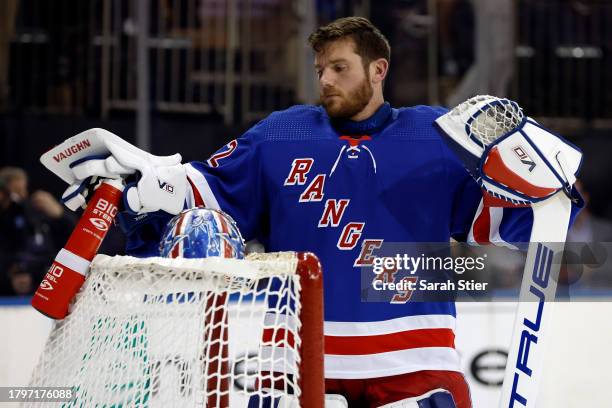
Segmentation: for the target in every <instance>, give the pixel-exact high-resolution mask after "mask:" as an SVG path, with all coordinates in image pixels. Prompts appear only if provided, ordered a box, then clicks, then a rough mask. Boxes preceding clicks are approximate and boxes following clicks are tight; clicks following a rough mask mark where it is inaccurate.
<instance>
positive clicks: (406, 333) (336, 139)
mask: <svg viewBox="0 0 612 408" xmlns="http://www.w3.org/2000/svg"><path fill="white" fill-rule="evenodd" d="M445 112H446V111H445V110H444V109H442V108H433V107H428V106H417V107H412V108H401V109H393V108H391V107H390V106H389V105H388V104H385V105H383V106H382V107H381V108H380V109H379V110H378V111H377V112H376V113H375V114H374V115H373V116H372V117H371V118H370V119H368V120H366V121H363V122H352V121H343V122H334V121H332V120H330V119H329V117H328V116H327V114H326V112H325V111H324V109H322V108H321V107H315V106H295V107H292V108H290V109H288V110H285V111H281V112H275V113H272V114H271V115H270V116H269V117H267V118H266V119H264V120H263V121H261V122H259V123H258V124H257V125H255V126H254V127H252V128H251V129H250V130H249V131H247V132H246V133H245V134H244V135H243V136H242V137H241V138H239V139H237V140H233V141H231V142H230V143H228V144H227V145H226V146H224V147H222V148H221V149H220V150H219V151H218V152H216V153H215V154H213V155H212V156H211V157H210V159H208V161H206V162H192V163H189V164H188V165H186V167H187V175H188V179H189V183H190V186H191V189H190V192H189V193H188V197H187V205H188V206H190V207H191V206H196V205H205V206H207V207H212V208H218V209H221V210H223V211H225V212H227V213H228V214H230V215H231V216H232V217H233V218H234V220H236V222H237V224H238V226H239V228H240V230H241V232H242V234H243V236H244V237H245V239H246V240H251V239H258V240H259V241H260V242H262V243H263V244H264V245H265V247H266V250H267V251H286V250H291V251H312V252H314V253H315V254H316V255H317V256H318V257H319V259H320V260H321V263H322V266H323V272H324V273H323V274H324V295H325V323H324V333H325V375H326V378H372V377H382V376H390V375H397V374H402V373H408V372H414V371H420V370H452V371H461V369H460V361H459V356H458V354H457V352H456V350H455V347H454V337H455V335H454V331H455V307H454V304H453V303H452V302H435V303H434V302H408V303H405V304H402V305H397V304H385V303H367V302H362V301H361V297H360V291H361V287H360V284H361V280H360V273H361V269H360V266H361V264H360V260H363V255H364V254H363V251H364V250H368V249H371V248H372V247H373V246H376V245H379V244H380V243H382V242H449V240H450V238H451V237H453V238H455V239H457V240H462V241H464V240H471V241H474V242H479V243H488V242H491V243H496V244H502V245H503V244H504V243H505V242H520V241H528V240H529V234H530V230H531V223H532V214H531V210H530V209H529V208H501V207H492V206H491V205H488V204H487V203H486V202H483V200H482V193H481V190H480V188H479V187H478V185H477V184H476V183H475V182H474V181H473V180H472V178H471V177H470V176H469V174H468V173H467V171H466V170H465V169H464V167H463V165H462V164H461V163H460V162H459V161H458V160H457V159H456V158H455V156H454V155H453V153H452V152H451V151H450V150H449V149H448V148H447V146H446V145H445V143H444V141H443V140H442V138H441V136H440V135H439V133H438V130H437V129H436V128H435V126H434V120H435V119H436V118H437V117H438V116H440V115H442V114H444V113H445ZM140 239H142V236H140V237H137V236H136V235H135V236H134V239H133V242H132V246H133V249H134V250H138V248H139V247H141V246H142V242H140V241H139V240H140ZM373 244H375V245H373ZM141 252H142V251H141Z"/></svg>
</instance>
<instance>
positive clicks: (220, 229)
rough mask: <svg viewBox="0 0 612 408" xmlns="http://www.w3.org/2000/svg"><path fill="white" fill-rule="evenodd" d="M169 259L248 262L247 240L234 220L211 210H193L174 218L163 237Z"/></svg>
mask: <svg viewBox="0 0 612 408" xmlns="http://www.w3.org/2000/svg"><path fill="white" fill-rule="evenodd" d="M159 252H160V256H163V257H167V258H208V257H211V256H218V257H221V258H239V259H241V258H244V240H243V239H242V235H240V231H239V230H238V227H237V226H236V223H235V222H234V220H233V219H232V218H231V217H230V216H229V215H227V214H225V213H224V212H221V211H217V210H211V209H208V208H200V207H198V208H192V209H190V210H186V211H183V212H182V213H180V214H179V215H177V216H176V217H174V218H172V220H170V222H169V223H168V226H167V227H166V230H165V231H164V234H163V235H162V240H161V242H160V250H159Z"/></svg>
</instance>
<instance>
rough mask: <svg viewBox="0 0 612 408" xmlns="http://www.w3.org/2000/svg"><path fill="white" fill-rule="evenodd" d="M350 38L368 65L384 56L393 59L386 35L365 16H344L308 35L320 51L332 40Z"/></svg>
mask: <svg viewBox="0 0 612 408" xmlns="http://www.w3.org/2000/svg"><path fill="white" fill-rule="evenodd" d="M343 38H350V39H352V40H353V42H354V44H355V53H357V55H359V56H360V57H361V59H362V61H363V65H364V66H367V65H368V64H369V63H370V62H372V61H374V60H376V59H379V58H384V59H386V60H387V61H390V60H391V47H389V42H388V41H387V39H386V38H385V36H384V35H383V34H382V33H381V32H380V30H379V29H378V28H376V27H375V26H374V25H373V24H372V23H371V22H370V20H368V19H367V18H363V17H344V18H339V19H337V20H335V21H332V22H331V23H329V24H327V25H325V26H323V27H319V28H318V29H317V30H316V31H315V32H313V33H312V34H310V36H309V37H308V43H309V44H310V46H311V47H312V49H313V50H314V51H315V52H320V51H321V50H323V49H324V48H325V46H326V45H327V44H329V43H330V42H333V41H336V40H339V39H343Z"/></svg>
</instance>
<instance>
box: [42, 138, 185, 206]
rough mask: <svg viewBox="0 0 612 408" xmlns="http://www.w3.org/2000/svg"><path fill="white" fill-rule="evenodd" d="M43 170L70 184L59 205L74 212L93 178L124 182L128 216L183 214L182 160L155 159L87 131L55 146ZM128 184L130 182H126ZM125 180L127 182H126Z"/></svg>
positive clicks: (176, 157)
mask: <svg viewBox="0 0 612 408" xmlns="http://www.w3.org/2000/svg"><path fill="white" fill-rule="evenodd" d="M40 160H41V162H42V164H43V165H45V167H47V168H48V169H49V170H51V171H52V172H53V173H55V174H57V175H58V176H59V177H60V178H62V179H63V180H64V181H66V182H67V183H68V184H70V187H68V189H67V190H66V191H65V192H64V194H63V195H62V202H64V204H65V205H66V206H67V207H68V208H70V209H71V210H73V211H74V210H76V209H77V208H79V207H80V206H82V205H83V204H85V201H86V195H87V191H88V188H89V187H90V186H91V185H92V184H95V183H96V182H97V180H98V178H108V179H125V178H126V177H130V176H134V177H133V179H134V180H135V181H133V182H128V183H127V184H126V186H125V190H124V193H123V203H124V206H125V208H126V210H128V211H129V212H131V213H136V214H142V213H148V212H154V211H158V210H163V211H165V212H168V213H170V214H178V213H179V212H180V211H182V209H183V206H184V201H185V194H186V191H187V178H186V173H185V169H184V167H183V165H182V164H181V155H180V154H175V155H172V156H154V155H152V154H150V153H147V152H145V151H144V150H141V149H139V148H137V147H136V146H133V145H131V144H130V143H128V142H126V141H125V140H123V139H121V138H120V137H118V136H117V135H115V134H113V133H111V132H109V131H107V130H104V129H98V128H94V129H89V130H86V131H84V132H82V133H79V134H78V135H76V136H73V137H71V138H70V139H68V140H66V141H65V142H63V143H62V144H60V145H58V146H55V147H54V148H53V149H51V150H50V151H48V152H47V153H45V154H44V155H43V156H42V157H41V159H40ZM130 178H132V177H130ZM128 180H129V179H128Z"/></svg>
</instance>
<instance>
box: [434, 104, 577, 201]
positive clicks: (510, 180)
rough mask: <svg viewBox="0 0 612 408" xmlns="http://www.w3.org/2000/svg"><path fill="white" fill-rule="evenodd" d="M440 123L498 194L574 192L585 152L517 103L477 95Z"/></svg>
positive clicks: (537, 196)
mask: <svg viewBox="0 0 612 408" xmlns="http://www.w3.org/2000/svg"><path fill="white" fill-rule="evenodd" d="M436 123H437V124H438V126H439V127H440V128H441V129H442V131H443V136H446V140H447V142H448V144H449V146H450V148H451V149H452V150H454V151H455V153H456V154H457V156H458V157H459V158H460V159H461V160H462V161H463V164H464V165H465V166H466V168H467V169H468V170H469V171H470V173H471V174H472V176H473V177H474V178H475V179H476V181H477V182H478V183H479V184H480V185H481V186H482V187H483V188H484V189H485V190H487V191H488V192H489V193H490V194H491V195H493V196H494V197H498V198H502V199H504V200H506V201H509V202H512V203H514V204H529V203H533V202H538V201H542V200H545V199H547V198H548V197H550V196H552V195H554V194H555V193H557V192H558V191H559V190H561V189H563V190H564V191H565V193H566V194H567V195H568V196H571V188H572V185H573V184H574V182H575V181H576V174H577V173H578V170H579V168H580V164H581V162H582V153H581V152H580V150H579V149H578V148H577V147H575V146H574V145H572V144H570V143H569V142H567V141H565V140H564V139H562V138H561V137H560V136H557V135H555V134H553V133H551V132H549V131H548V130H546V129H544V128H543V127H541V126H540V125H539V124H538V123H536V122H535V121H534V120H532V119H531V118H528V117H525V116H524V114H523V111H522V109H521V108H520V107H519V106H518V104H517V103H516V102H513V101H510V100H508V99H500V98H496V97H493V96H476V97H474V98H471V99H469V100H467V101H466V102H463V103H462V104H460V105H458V106H457V107H455V108H454V109H453V110H451V111H450V112H448V113H447V114H445V115H443V116H441V117H439V118H438V119H436ZM570 198H571V197H570Z"/></svg>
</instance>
